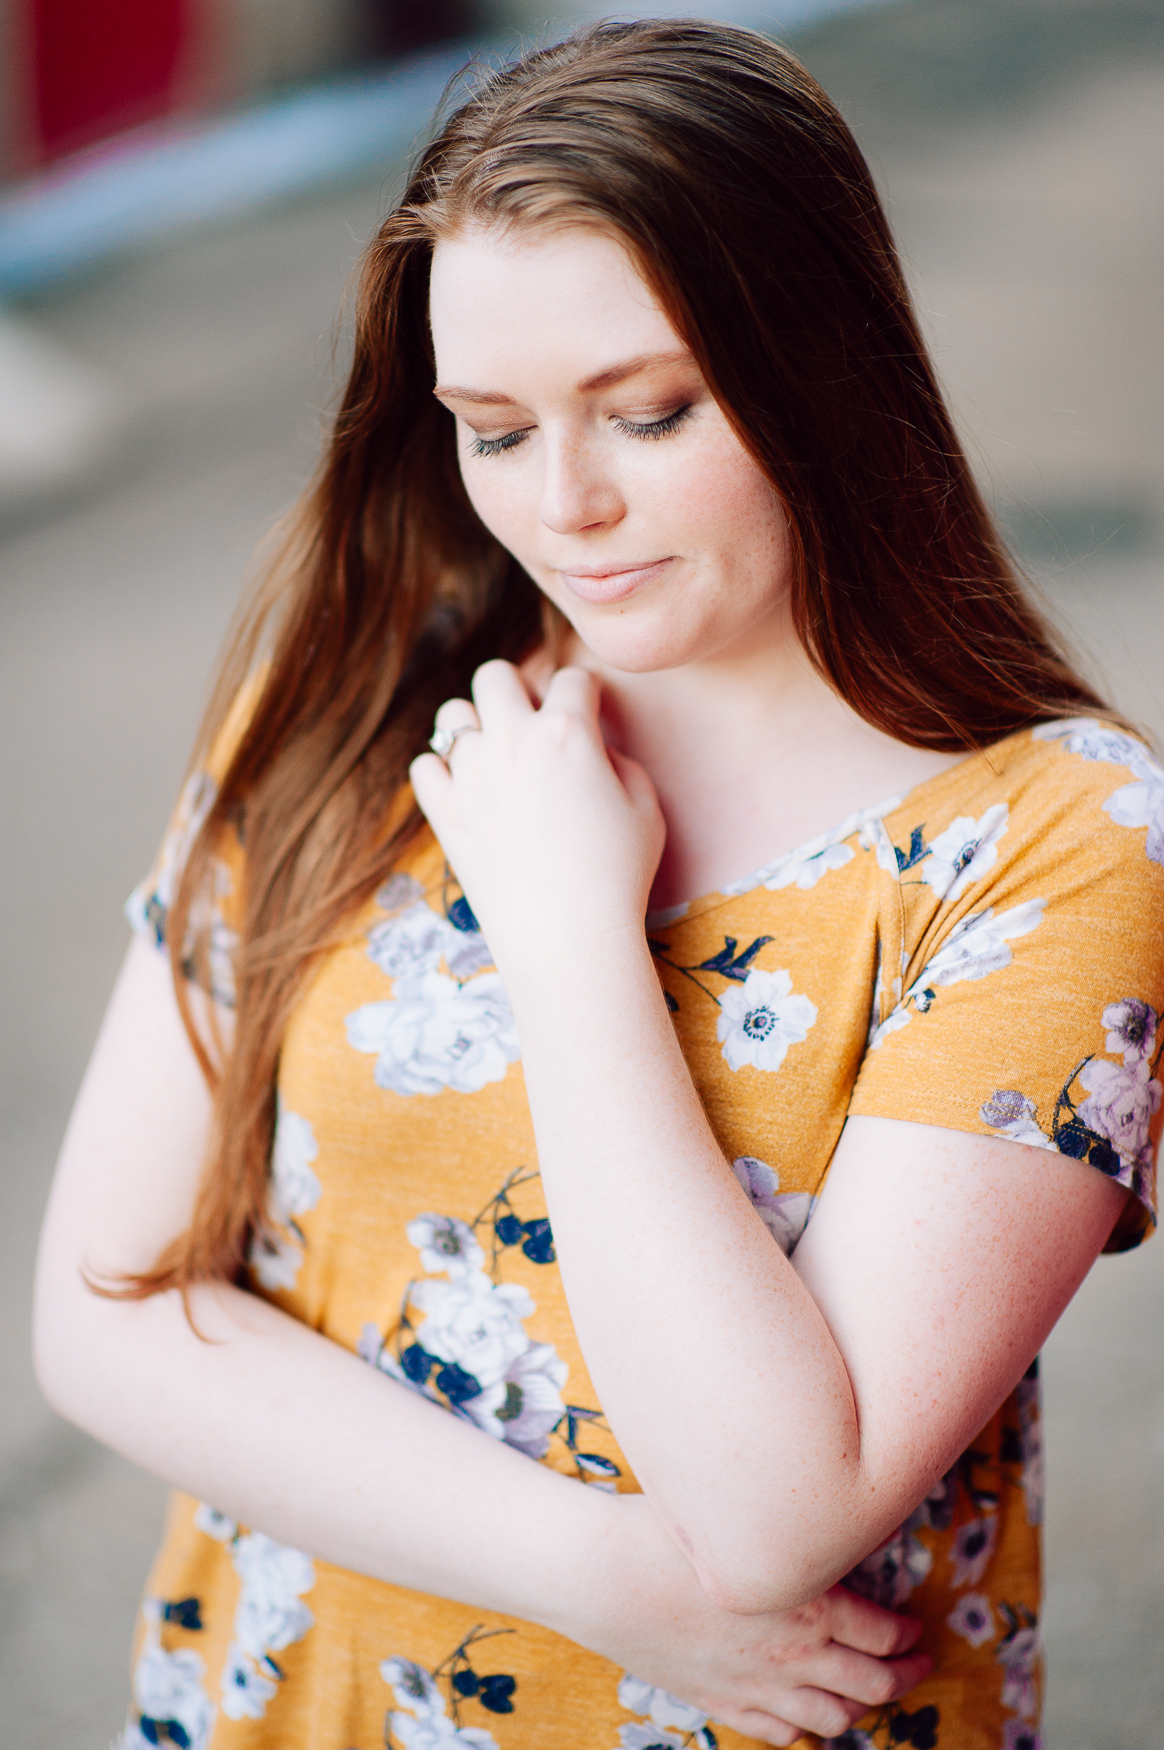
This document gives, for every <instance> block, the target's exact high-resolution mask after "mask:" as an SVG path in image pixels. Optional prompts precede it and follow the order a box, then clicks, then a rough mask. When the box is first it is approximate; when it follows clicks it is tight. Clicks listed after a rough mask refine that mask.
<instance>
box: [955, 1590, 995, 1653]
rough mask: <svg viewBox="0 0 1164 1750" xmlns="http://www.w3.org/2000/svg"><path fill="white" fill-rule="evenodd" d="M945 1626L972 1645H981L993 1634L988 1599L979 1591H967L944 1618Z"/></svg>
mask: <svg viewBox="0 0 1164 1750" xmlns="http://www.w3.org/2000/svg"><path fill="white" fill-rule="evenodd" d="M946 1626H947V1627H948V1628H952V1629H953V1631H954V1633H955V1634H956V1635H961V1637H962V1639H963V1640H964V1641H969V1643H970V1645H971V1646H972V1647H982V1646H985V1645H986V1642H987V1641H992V1640H993V1639H994V1635H995V1627H994V1612H993V1610H992V1609H991V1608H990V1600H989V1598H987V1597H986V1596H985V1595H984V1594H983V1593H981V1592H967V1594H966V1596H965V1598H960V1599H959V1600H958V1604H957V1607H956V1608H955V1609H954V1610H952V1611H951V1612H950V1614H949V1616H948V1617H947V1618H946Z"/></svg>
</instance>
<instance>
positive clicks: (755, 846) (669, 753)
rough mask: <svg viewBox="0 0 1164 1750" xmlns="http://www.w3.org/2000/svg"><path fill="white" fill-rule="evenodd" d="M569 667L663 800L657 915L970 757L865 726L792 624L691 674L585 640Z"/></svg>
mask: <svg viewBox="0 0 1164 1750" xmlns="http://www.w3.org/2000/svg"><path fill="white" fill-rule="evenodd" d="M566 660H568V661H572V662H579V663H581V664H583V665H584V666H585V667H588V668H591V669H593V670H594V671H595V672H596V673H597V674H599V675H600V676H601V678H602V681H603V687H604V703H603V717H604V722H605V724H606V726H607V733H608V739H609V740H610V741H611V743H612V744H613V745H614V746H616V747H618V748H619V749H620V750H621V751H622V752H624V753H626V754H628V755H629V756H630V758H631V759H634V760H637V761H638V762H639V764H640V765H642V766H643V767H645V769H646V770H647V772H648V773H649V774H650V776H651V779H652V780H653V782H654V784H655V788H656V790H657V791H658V794H659V800H660V803H661V804H662V808H663V813H664V816H665V817H666V821H667V844H666V849H665V850H664V853H663V859H662V862H661V863H660V866H659V871H658V875H657V877H656V880H655V885H654V888H653V890H652V896H651V902H652V905H653V906H657V907H662V906H669V905H675V904H678V903H680V902H682V901H684V900H690V899H694V898H697V897H698V896H699V895H701V894H703V893H706V892H711V891H714V890H717V889H718V888H719V887H721V886H722V885H723V884H724V883H725V882H729V881H734V880H738V879H741V878H742V877H744V876H746V875H747V874H748V873H749V872H750V870H752V869H755V868H759V867H760V866H761V865H762V864H764V863H766V862H769V861H770V860H771V859H772V858H773V857H776V856H780V855H781V854H782V853H783V852H784V851H787V850H791V849H793V848H794V847H795V846H796V845H798V844H803V843H804V842H805V841H806V840H807V839H810V838H812V837H814V836H815V835H816V834H817V833H819V832H823V831H825V830H826V829H828V828H829V827H831V826H834V825H836V824H837V823H838V822H839V821H841V820H842V819H844V818H845V816H846V815H848V814H851V813H852V812H854V811H855V810H856V809H858V808H863V807H867V806H870V805H872V804H875V803H877V802H880V801H882V800H885V799H887V798H888V797H890V796H892V795H894V794H900V793H903V792H904V791H906V790H909V789H912V788H913V787H914V786H915V785H916V784H918V783H921V782H924V781H925V779H927V778H929V777H932V776H934V775H936V774H937V773H938V772H940V771H943V770H944V769H945V768H946V767H948V766H951V765H953V764H956V763H957V760H958V759H959V758H960V757H961V756H960V755H957V754H948V753H935V752H931V751H929V750H926V749H920V748H911V747H907V746H905V745H904V744H903V743H901V742H898V741H895V740H894V739H893V738H892V737H891V736H888V735H885V734H883V733H882V732H881V731H880V730H877V729H874V728H873V727H872V726H871V725H870V724H868V723H866V722H864V721H863V720H862V719H861V718H859V717H858V716H857V715H856V713H855V712H853V711H852V710H850V709H849V707H848V706H847V705H846V704H845V703H844V702H843V701H842V700H841V699H840V698H839V696H838V695H837V694H836V693H835V692H834V691H833V689H832V688H831V687H830V686H829V685H828V683H827V682H826V681H825V680H823V679H822V678H821V676H820V675H818V674H817V672H816V671H815V669H814V668H813V667H812V665H811V663H810V662H809V660H808V658H807V656H806V655H805V653H804V651H803V649H802V647H801V645H800V643H799V641H798V640H797V638H796V637H795V634H794V633H793V632H792V630H791V626H781V627H777V628H775V631H774V635H773V636H771V637H767V638H757V639H755V640H754V641H753V642H752V646H751V648H749V649H747V650H742V651H735V652H731V653H728V654H724V655H718V656H715V657H712V658H709V659H706V660H703V661H699V662H693V663H688V664H686V665H684V666H683V667H682V668H673V669H660V670H656V671H654V672H648V673H640V674H628V673H625V672H622V671H619V670H616V669H612V668H610V667H609V666H608V665H606V664H604V663H602V662H600V661H599V660H598V659H597V658H596V657H595V656H594V655H593V654H592V653H591V652H590V651H589V650H587V649H586V647H585V646H583V645H581V643H580V642H577V641H576V642H575V646H574V648H573V649H571V650H570V651H568V652H567V654H566Z"/></svg>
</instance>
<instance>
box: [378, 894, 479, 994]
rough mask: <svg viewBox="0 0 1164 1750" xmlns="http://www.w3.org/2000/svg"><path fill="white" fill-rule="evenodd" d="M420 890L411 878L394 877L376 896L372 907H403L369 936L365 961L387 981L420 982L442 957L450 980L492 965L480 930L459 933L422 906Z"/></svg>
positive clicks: (442, 918)
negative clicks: (383, 975)
mask: <svg viewBox="0 0 1164 1750" xmlns="http://www.w3.org/2000/svg"><path fill="white" fill-rule="evenodd" d="M423 892H424V890H423V888H422V887H421V885H420V883H419V882H418V881H414V880H413V879H412V877H411V876H410V875H397V876H393V878H392V880H391V881H389V882H386V883H385V885H384V886H383V887H382V888H381V889H380V891H379V893H377V895H376V903H377V904H378V905H380V906H382V907H383V908H384V910H385V911H394V910H398V908H400V907H402V906H403V907H405V908H406V909H404V910H402V911H400V912H399V915H398V916H396V917H390V918H386V919H385V920H384V922H383V923H381V924H376V925H375V927H374V928H373V929H371V930H370V931H369V932H368V957H369V959H371V960H373V961H375V963H376V965H377V966H378V967H379V968H380V970H381V972H385V973H387V975H388V977H389V978H396V979H399V978H419V977H423V975H424V974H425V973H426V972H435V971H436V970H437V968H438V967H439V965H440V963H441V960H442V959H443V960H444V963H445V966H446V967H447V969H448V970H449V972H451V973H452V975H453V977H454V978H459V979H464V978H470V977H472V975H473V973H475V972H481V971H483V969H484V968H485V967H486V966H492V964H493V956H492V955H491V954H490V952H489V949H488V947H487V946H486V943H485V938H484V936H482V934H481V932H480V930H476V929H458V928H457V926H456V924H455V923H453V922H452V921H451V920H450V919H449V918H447V917H442V916H441V914H440V912H437V911H434V910H433V909H432V907H431V906H429V905H427V904H425V902H424V899H423ZM463 903H464V902H462V904H463ZM467 916H468V914H467V908H466V918H467Z"/></svg>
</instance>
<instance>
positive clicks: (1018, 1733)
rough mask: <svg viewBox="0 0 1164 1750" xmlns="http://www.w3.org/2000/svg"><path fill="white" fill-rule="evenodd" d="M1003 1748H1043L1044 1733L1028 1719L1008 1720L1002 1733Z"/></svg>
mask: <svg viewBox="0 0 1164 1750" xmlns="http://www.w3.org/2000/svg"><path fill="white" fill-rule="evenodd" d="M1002 1750H1043V1735H1042V1733H1041V1732H1040V1731H1039V1730H1038V1729H1037V1727H1035V1726H1031V1725H1028V1724H1027V1722H1026V1720H1007V1722H1006V1726H1005V1728H1004V1730H1003V1734H1002Z"/></svg>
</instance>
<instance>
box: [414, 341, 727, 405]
mask: <svg viewBox="0 0 1164 1750" xmlns="http://www.w3.org/2000/svg"><path fill="white" fill-rule="evenodd" d="M693 362H694V361H693V360H692V357H691V354H690V353H689V352H688V351H687V350H686V349H685V348H683V349H681V350H679V351H675V352H640V353H636V354H635V356H634V358H629V359H623V361H622V362H621V364H617V365H611V366H610V368H609V369H608V370H605V371H599V372H597V374H596V375H595V376H593V377H587V378H586V380H585V381H584V382H582V383H579V385H578V388H579V390H580V391H581V392H582V393H583V394H590V393H592V392H593V391H594V390H595V389H609V388H611V387H612V386H613V385H614V384H615V383H622V382H625V381H626V379H627V378H628V377H634V376H637V375H638V373H639V372H640V371H649V370H653V369H655V368H657V367H658V366H660V365H682V364H691V363H693ZM433 394H434V395H436V396H437V397H438V398H439V399H440V400H449V401H473V402H476V403H477V405H478V406H481V407H516V405H517V403H516V402H515V401H514V399H513V396H512V395H502V394H500V393H499V392H498V391H497V390H496V389H465V388H461V387H459V386H458V385H456V384H445V383H438V384H437V386H436V388H435V389H434V390H433Z"/></svg>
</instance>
